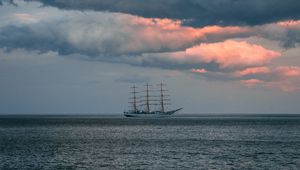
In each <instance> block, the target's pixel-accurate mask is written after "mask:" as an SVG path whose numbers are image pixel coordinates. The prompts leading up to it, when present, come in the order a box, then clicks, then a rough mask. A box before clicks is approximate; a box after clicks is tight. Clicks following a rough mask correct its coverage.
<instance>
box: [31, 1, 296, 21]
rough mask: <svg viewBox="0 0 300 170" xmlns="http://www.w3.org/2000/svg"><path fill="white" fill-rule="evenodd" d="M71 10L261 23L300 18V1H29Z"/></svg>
mask: <svg viewBox="0 0 300 170" xmlns="http://www.w3.org/2000/svg"><path fill="white" fill-rule="evenodd" d="M28 1H39V2H41V3H43V4H44V5H46V6H55V7H57V8H61V9H69V10H80V11H83V10H95V11H110V12H121V13H127V14H133V15H139V16H142V17H147V18H171V19H180V20H185V21H186V24H190V25H194V26H205V25H261V24H265V23H272V22H277V21H282V20H290V19H300V11H299V8H300V1H298V0H286V1H282V0H264V1H261V0H210V1H206V0H184V1H183V0H164V1H161V0H143V1H141V0H101V1H99V0H85V1H78V0H28Z"/></svg>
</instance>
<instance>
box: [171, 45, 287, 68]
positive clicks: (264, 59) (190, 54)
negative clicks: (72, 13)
mask: <svg viewBox="0 0 300 170" xmlns="http://www.w3.org/2000/svg"><path fill="white" fill-rule="evenodd" d="M280 55H281V54H280V53H279V52H276V51H272V50H268V49H265V48H263V47H262V46H259V45H255V44H249V43H247V42H245V41H233V40H227V41H224V42H218V43H210V44H206V43H202V44H200V45H198V46H195V47H192V48H188V49H187V50H186V51H185V52H184V53H173V54H172V55H171V56H172V58H173V59H177V60H180V61H183V60H186V61H189V60H190V61H193V62H194V63H197V62H199V63H203V62H205V63H210V62H215V63H218V64H219V65H220V67H221V68H234V67H237V68H239V67H254V66H261V65H264V64H266V63H268V62H270V60H272V59H273V58H275V57H279V56H280ZM249 71H252V72H253V71H254V70H248V72H249ZM260 71H262V70H260ZM244 74H245V73H244Z"/></svg>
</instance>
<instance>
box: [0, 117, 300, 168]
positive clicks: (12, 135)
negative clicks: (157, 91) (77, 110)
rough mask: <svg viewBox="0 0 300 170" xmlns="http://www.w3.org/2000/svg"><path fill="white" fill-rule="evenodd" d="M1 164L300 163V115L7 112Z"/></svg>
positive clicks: (0, 130) (1, 128)
mask: <svg viewBox="0 0 300 170" xmlns="http://www.w3.org/2000/svg"><path fill="white" fill-rule="evenodd" d="M0 169H300V116H283V115H279V116H274V115H273V116H225V117H224V116H213V117H177V118H174V117H173V118H164V119H134V118H118V117H112V118H109V117H96V116H95V117H85V116H81V117H80V116H79V117H72V116H71V117H68V116H66V117H55V116H50V117H38V116H33V117H30V116H29V117H26V116H25V117H5V116H2V117H1V116H0Z"/></svg>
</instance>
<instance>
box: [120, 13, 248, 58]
mask: <svg viewBox="0 0 300 170" xmlns="http://www.w3.org/2000/svg"><path fill="white" fill-rule="evenodd" d="M118 20H119V22H121V23H122V25H124V26H122V27H121V28H120V29H122V32H123V31H125V32H128V35H129V37H130V40H129V41H127V43H126V44H123V45H122V46H121V48H119V50H121V51H122V52H127V51H133V52H138V51H141V52H143V53H146V52H147V51H145V50H141V49H144V48H148V49H149V51H148V52H149V53H150V52H172V51H182V50H185V49H187V48H190V47H192V46H195V45H198V44H199V43H201V42H216V41H220V40H221V41H224V40H226V39H228V38H232V37H240V36H241V35H243V34H246V33H248V32H249V30H248V28H242V27H235V26H228V27H221V26H207V27H203V28H193V27H189V26H183V25H182V22H181V21H179V20H171V19H158V18H142V17H137V16H128V15H120V16H119V17H118Z"/></svg>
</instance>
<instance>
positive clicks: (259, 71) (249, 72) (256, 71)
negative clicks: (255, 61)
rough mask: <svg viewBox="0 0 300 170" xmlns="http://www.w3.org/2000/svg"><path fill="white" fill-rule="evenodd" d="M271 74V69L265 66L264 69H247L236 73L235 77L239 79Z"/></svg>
mask: <svg viewBox="0 0 300 170" xmlns="http://www.w3.org/2000/svg"><path fill="white" fill-rule="evenodd" d="M270 72H271V70H270V68H268V67H266V66H263V67H251V68H246V69H244V70H242V71H236V72H235V73H234V75H235V76H237V77H242V76H246V75H257V74H268V73H270Z"/></svg>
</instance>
